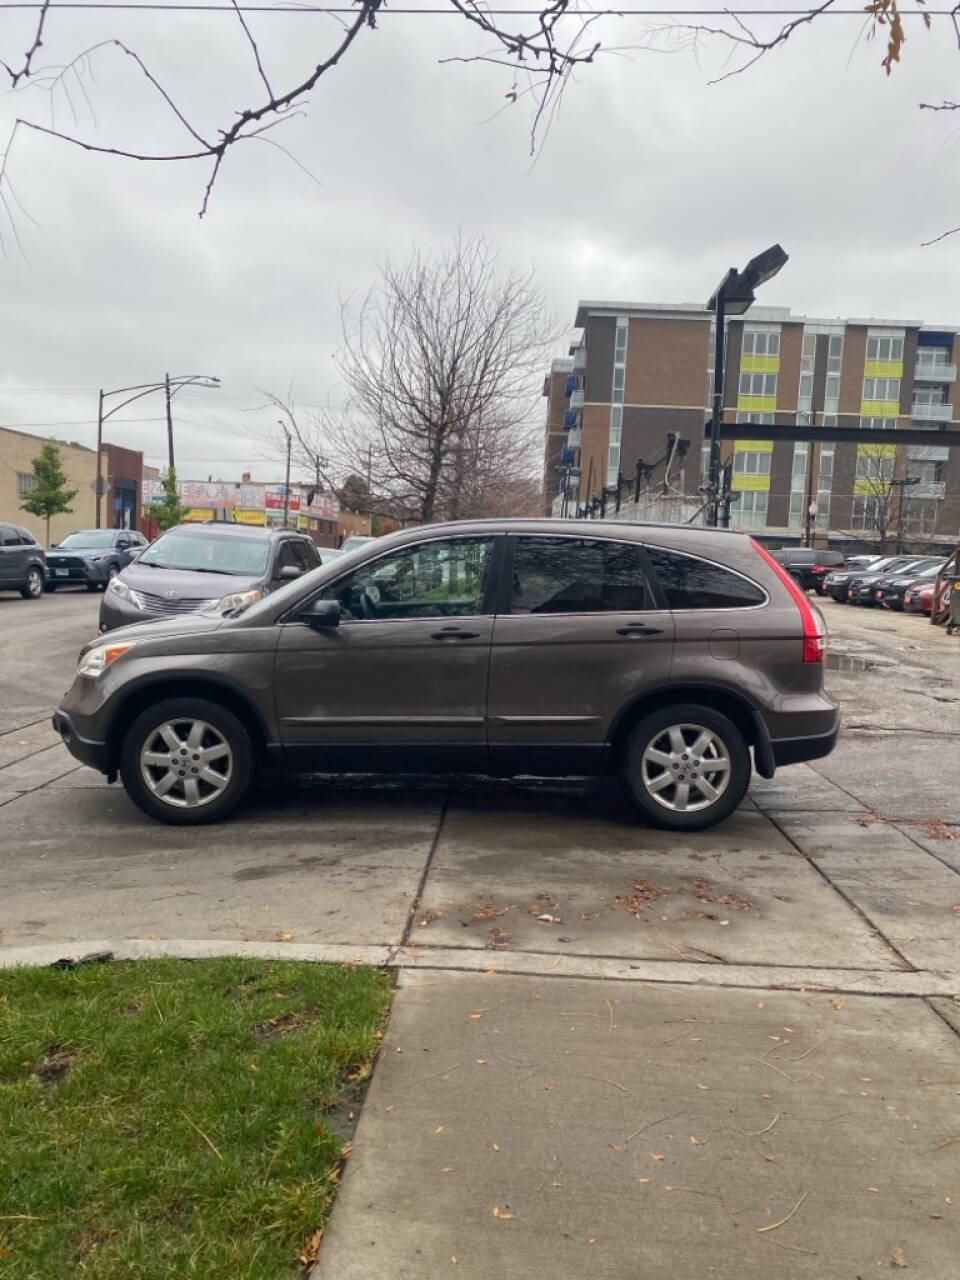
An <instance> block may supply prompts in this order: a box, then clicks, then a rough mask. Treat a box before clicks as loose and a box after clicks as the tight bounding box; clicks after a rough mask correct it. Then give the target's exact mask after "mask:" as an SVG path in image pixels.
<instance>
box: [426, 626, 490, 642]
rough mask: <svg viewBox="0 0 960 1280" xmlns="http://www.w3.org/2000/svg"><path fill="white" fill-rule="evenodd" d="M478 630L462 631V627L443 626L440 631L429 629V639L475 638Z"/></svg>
mask: <svg viewBox="0 0 960 1280" xmlns="http://www.w3.org/2000/svg"><path fill="white" fill-rule="evenodd" d="M479 634H480V632H479V631H464V630H463V628H462V627H444V628H443V630H442V631H431V632H430V639H431V640H476V638H477V636H478V635H479Z"/></svg>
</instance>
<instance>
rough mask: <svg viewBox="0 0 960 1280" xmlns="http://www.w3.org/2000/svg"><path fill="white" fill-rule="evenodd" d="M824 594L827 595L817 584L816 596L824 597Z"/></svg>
mask: <svg viewBox="0 0 960 1280" xmlns="http://www.w3.org/2000/svg"><path fill="white" fill-rule="evenodd" d="M826 594H827V593H826V591H825V590H824V589H823V587H822V586H821V585H820V583H819V582H818V583H817V595H818V596H825V595H826Z"/></svg>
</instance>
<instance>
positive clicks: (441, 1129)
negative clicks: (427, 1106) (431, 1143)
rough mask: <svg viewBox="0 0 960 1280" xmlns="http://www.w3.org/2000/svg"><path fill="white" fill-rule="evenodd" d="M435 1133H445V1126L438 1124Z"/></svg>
mask: <svg viewBox="0 0 960 1280" xmlns="http://www.w3.org/2000/svg"><path fill="white" fill-rule="evenodd" d="M433 1132H434V1133H443V1125H442V1124H438V1125H437V1127H436V1128H435V1129H434V1131H433Z"/></svg>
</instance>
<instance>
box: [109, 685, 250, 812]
mask: <svg viewBox="0 0 960 1280" xmlns="http://www.w3.org/2000/svg"><path fill="white" fill-rule="evenodd" d="M252 772H253V746H252V744H251V742H250V735H249V734H248V733H247V730H246V729H245V728H244V726H243V725H242V724H241V723H240V721H239V720H238V719H237V717H236V716H235V715H234V714H233V713H232V712H231V711H228V710H227V709H226V708H225V707H221V706H219V705H218V704H217V703H215V702H207V701H206V700H205V699H202V698H171V699H168V700H166V701H164V702H158V703H157V704H156V706H153V707H150V708H149V709H148V710H146V711H144V712H142V713H141V714H140V715H139V716H137V718H136V720H134V722H133V724H132V725H131V726H130V728H129V729H128V730H127V732H126V734H125V736H124V739H123V744H122V746H121V748H120V776H121V778H122V779H123V785H124V787H125V788H126V791H127V794H128V795H129V796H130V799H131V800H132V801H133V802H134V804H136V805H137V806H138V807H139V808H140V809H142V810H143V812H144V813H146V814H147V815H148V816H149V817H151V818H156V819H157V820H158V821H159V822H166V823H170V824H171V825H175V826H197V825H199V824H201V823H208V822H216V821H217V820H218V819H220V818H223V817H225V816H226V815H227V814H228V813H230V812H231V811H232V810H233V809H235V808H236V807H237V805H238V804H239V803H240V801H241V800H242V799H243V797H244V795H245V794H246V792H247V790H248V788H249V786H250V779H251V775H252Z"/></svg>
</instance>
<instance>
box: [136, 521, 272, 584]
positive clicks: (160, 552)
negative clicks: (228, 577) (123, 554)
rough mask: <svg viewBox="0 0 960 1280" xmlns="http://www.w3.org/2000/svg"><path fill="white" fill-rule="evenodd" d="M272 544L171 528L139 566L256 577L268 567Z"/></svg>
mask: <svg viewBox="0 0 960 1280" xmlns="http://www.w3.org/2000/svg"><path fill="white" fill-rule="evenodd" d="M269 551H270V544H269V543H268V542H267V541H266V539H264V538H242V537H236V536H235V535H234V534H216V533H202V534H197V533H184V532H183V531H182V530H177V529H171V530H170V532H169V533H164V534H161V536H160V537H159V538H158V539H157V540H156V542H154V543H153V544H152V545H151V546H149V547H148V548H147V550H146V551H144V553H143V555H142V556H140V557H139V558H138V560H137V564H138V565H141V564H145V565H153V566H154V567H155V568H158V569H191V570H193V571H194V572H195V573H236V574H244V575H247V574H249V575H250V576H253V577H256V576H257V575H259V574H261V573H263V572H264V570H265V569H266V567H267V555H268V554H269Z"/></svg>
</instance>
